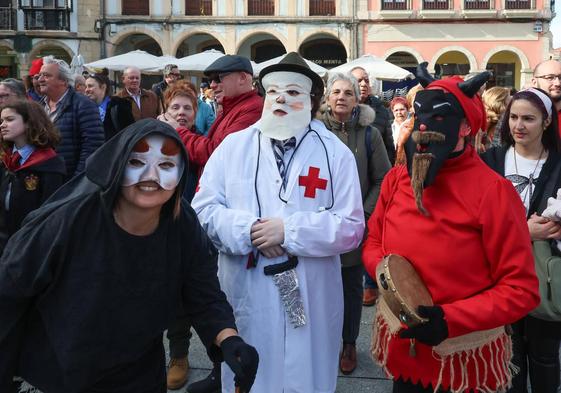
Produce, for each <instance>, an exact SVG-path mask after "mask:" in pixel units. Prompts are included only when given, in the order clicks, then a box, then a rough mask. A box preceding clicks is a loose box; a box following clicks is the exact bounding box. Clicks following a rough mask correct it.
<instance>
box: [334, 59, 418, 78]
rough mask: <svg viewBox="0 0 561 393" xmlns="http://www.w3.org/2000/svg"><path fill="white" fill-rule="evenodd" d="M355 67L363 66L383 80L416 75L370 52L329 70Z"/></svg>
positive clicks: (339, 70) (341, 70)
mask: <svg viewBox="0 0 561 393" xmlns="http://www.w3.org/2000/svg"><path fill="white" fill-rule="evenodd" d="M355 67H362V68H364V69H365V70H366V72H368V75H370V76H371V77H372V78H376V79H379V80H383V81H394V82H396V81H400V80H404V79H413V78H414V77H415V76H414V75H413V74H412V73H411V72H409V71H407V70H405V69H403V68H401V67H398V66H396V65H395V64H392V63H390V62H388V61H385V60H382V59H380V58H379V57H376V56H374V55H369V54H366V55H364V56H362V57H359V58H358V59H354V60H352V61H349V62H348V63H345V64H341V65H340V66H337V67H335V68H332V69H330V70H329V72H343V73H347V72H350V71H351V70H352V69H353V68H355Z"/></svg>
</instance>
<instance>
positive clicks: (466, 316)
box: [442, 179, 540, 337]
mask: <svg viewBox="0 0 561 393" xmlns="http://www.w3.org/2000/svg"><path fill="white" fill-rule="evenodd" d="M482 191H483V197H482V200H481V203H480V204H479V211H476V212H474V214H477V215H478V217H479V226H480V228H479V229H480V230H481V232H482V239H483V247H484V249H485V254H486V257H487V260H488V261H489V265H490V266H489V275H490V278H491V281H492V282H493V283H494V284H493V285H492V286H491V287H490V288H488V289H486V290H484V291H482V292H480V293H478V294H476V295H475V296H472V297H470V298H467V299H462V300H458V301H456V302H453V303H450V304H444V305H442V307H443V309H444V314H445V317H446V320H447V322H448V332H449V336H450V337H456V336H460V335H463V334H466V333H470V332H473V331H476V330H484V329H491V328H494V327H497V326H502V325H506V324H509V323H512V322H515V321H517V320H518V319H520V318H522V317H523V316H525V315H527V314H528V313H529V312H530V311H531V310H533V309H534V308H535V307H536V306H537V305H538V304H539V301H540V297H539V289H538V280H537V277H536V273H535V269H534V257H533V255H532V249H531V241H530V233H529V232H528V225H527V223H526V214H525V212H524V207H523V206H522V203H521V201H520V197H519V196H518V194H517V193H516V191H515V190H514V188H513V187H512V185H511V184H510V182H508V181H507V180H506V179H499V180H497V182H496V183H492V184H491V185H490V186H489V187H487V190H482ZM458 252H462V250H461V249H459V250H458Z"/></svg>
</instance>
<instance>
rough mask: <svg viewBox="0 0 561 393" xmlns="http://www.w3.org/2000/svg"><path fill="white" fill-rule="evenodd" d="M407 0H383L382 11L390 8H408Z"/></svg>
mask: <svg viewBox="0 0 561 393" xmlns="http://www.w3.org/2000/svg"><path fill="white" fill-rule="evenodd" d="M406 9H407V1H405V0H383V1H382V11H389V10H406Z"/></svg>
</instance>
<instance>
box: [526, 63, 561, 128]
mask: <svg viewBox="0 0 561 393" xmlns="http://www.w3.org/2000/svg"><path fill="white" fill-rule="evenodd" d="M532 86H533V87H539V88H540V89H542V90H543V91H545V92H547V94H548V95H549V98H551V101H553V105H554V106H555V109H556V110H557V120H558V124H561V63H560V62H559V61H557V60H545V61H542V62H541V63H539V64H538V65H537V66H536V68H534V76H533V77H532ZM559 135H560V136H561V125H560V126H559Z"/></svg>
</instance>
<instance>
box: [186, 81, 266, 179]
mask: <svg viewBox="0 0 561 393" xmlns="http://www.w3.org/2000/svg"><path fill="white" fill-rule="evenodd" d="M262 111H263V99H262V98H261V97H260V96H259V95H258V94H257V93H256V92H255V91H250V92H248V93H244V94H241V95H239V96H236V97H224V100H223V102H222V114H221V115H220V116H218V117H217V118H216V120H215V121H214V123H213V124H212V127H210V130H209V131H208V136H204V135H199V134H196V133H194V132H191V131H189V130H187V129H186V128H182V127H180V128H178V129H177V132H178V133H179V136H180V137H181V139H182V140H183V143H184V144H185V147H186V148H187V153H189V161H191V162H192V163H194V164H196V165H197V166H199V167H200V169H201V171H202V168H203V167H204V166H205V165H206V162H207V161H208V159H209V158H210V155H211V154H212V153H213V152H214V150H215V149H216V148H217V147H218V145H220V143H221V142H222V141H223V140H224V138H226V137H227V136H228V134H231V133H233V132H236V131H241V130H244V129H246V128H247V127H249V126H250V125H252V124H254V123H255V122H257V120H259V119H260V118H261V112H262Z"/></svg>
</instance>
